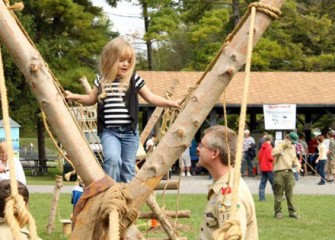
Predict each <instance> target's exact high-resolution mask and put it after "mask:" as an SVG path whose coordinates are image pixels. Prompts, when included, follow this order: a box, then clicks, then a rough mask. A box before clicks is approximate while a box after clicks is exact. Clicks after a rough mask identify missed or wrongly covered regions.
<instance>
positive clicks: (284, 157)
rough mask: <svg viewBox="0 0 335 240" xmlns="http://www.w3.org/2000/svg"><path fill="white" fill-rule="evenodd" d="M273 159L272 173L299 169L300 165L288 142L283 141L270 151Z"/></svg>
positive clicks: (292, 146)
mask: <svg viewBox="0 0 335 240" xmlns="http://www.w3.org/2000/svg"><path fill="white" fill-rule="evenodd" d="M272 156H273V157H275V162H274V169H273V171H274V172H276V171H281V170H291V169H292V168H293V167H296V168H298V169H300V167H301V164H300V162H299V160H298V158H297V154H296V151H295V147H294V145H293V144H292V143H291V141H289V140H285V141H283V142H282V143H280V144H279V145H278V146H276V147H275V148H274V149H273V150H272Z"/></svg>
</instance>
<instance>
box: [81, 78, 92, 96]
mask: <svg viewBox="0 0 335 240" xmlns="http://www.w3.org/2000/svg"><path fill="white" fill-rule="evenodd" d="M79 82H80V84H81V85H82V86H83V88H84V90H85V93H86V94H89V93H90V92H91V91H92V88H91V85H90V84H89V83H88V81H87V77H85V76H83V77H81V78H80V79H79Z"/></svg>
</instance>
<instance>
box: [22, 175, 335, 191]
mask: <svg viewBox="0 0 335 240" xmlns="http://www.w3.org/2000/svg"><path fill="white" fill-rule="evenodd" d="M178 178H179V177H178V176H173V177H172V179H178ZM243 179H244V180H245V182H246V183H247V184H248V186H249V189H250V191H251V193H252V194H257V193H258V186H259V182H260V177H250V178H249V177H245V178H243ZM211 181H212V180H210V179H209V178H208V176H192V177H182V179H181V183H180V194H192V193H195V194H197V193H199V194H207V186H208V184H210V183H211ZM318 181H319V177H315V176H307V177H301V178H300V180H299V181H298V182H296V186H295V189H294V192H295V193H296V194H329V195H335V184H334V182H333V183H327V184H326V185H323V186H319V185H317V184H316V183H317V182H318ZM72 188H73V186H64V187H63V188H62V189H61V192H62V193H71V191H72ZM28 189H29V191H30V192H31V193H34V192H35V193H36V192H39V193H52V192H53V190H54V186H46V185H45V186H43V185H28ZM166 192H167V193H176V192H177V191H175V190H167V191H166ZM266 193H268V194H272V191H271V188H270V185H269V183H268V184H267V187H266Z"/></svg>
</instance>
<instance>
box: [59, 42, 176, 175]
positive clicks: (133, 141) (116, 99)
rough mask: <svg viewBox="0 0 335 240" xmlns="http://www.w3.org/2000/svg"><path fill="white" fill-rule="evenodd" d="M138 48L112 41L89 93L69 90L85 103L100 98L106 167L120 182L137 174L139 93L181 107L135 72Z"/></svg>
mask: <svg viewBox="0 0 335 240" xmlns="http://www.w3.org/2000/svg"><path fill="white" fill-rule="evenodd" d="M135 60H136V57H135V51H134V48H133V47H132V45H131V44H130V43H129V42H127V41H126V40H125V39H123V38H122V37H117V38H115V39H113V40H112V41H110V42H109V43H108V44H107V45H106V46H105V47H104V49H103V50H102V54H101V60H100V73H101V75H100V76H97V78H96V79H95V80H94V87H93V90H92V91H91V92H90V93H89V94H86V95H80V94H74V93H71V92H70V91H65V94H66V98H67V99H69V100H74V101H77V102H79V103H81V104H84V105H93V104H95V103H96V102H98V119H97V123H98V124H97V125H98V133H99V136H100V139H101V144H102V147H103V153H104V162H103V168H104V170H105V172H106V173H107V174H108V175H109V176H111V177H112V178H113V179H114V180H115V181H117V182H130V180H131V179H132V178H133V177H134V176H135V158H136V152H137V149H138V145H139V137H138V126H137V121H138V111H139V102H138V93H139V94H140V95H141V97H142V98H143V99H144V100H145V101H147V102H148V103H151V104H153V105H156V106H160V107H175V108H180V101H178V100H176V101H172V100H167V99H165V98H163V97H160V96H157V95H155V94H153V93H152V92H151V91H150V90H149V88H148V87H147V86H146V85H145V82H144V80H143V79H142V78H141V77H140V76H138V75H137V74H136V73H135V72H134V69H135Z"/></svg>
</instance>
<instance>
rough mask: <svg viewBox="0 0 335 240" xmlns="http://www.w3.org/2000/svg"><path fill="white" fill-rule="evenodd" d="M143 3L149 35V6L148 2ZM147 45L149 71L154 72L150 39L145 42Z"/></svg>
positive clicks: (145, 24)
mask: <svg viewBox="0 0 335 240" xmlns="http://www.w3.org/2000/svg"><path fill="white" fill-rule="evenodd" d="M141 3H142V10H143V18H144V29H145V32H146V33H147V32H148V31H149V24H150V20H149V16H148V4H147V2H146V1H141ZM145 43H146V45H147V58H148V69H149V71H152V69H153V66H152V43H151V40H150V39H147V40H146V41H145Z"/></svg>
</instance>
